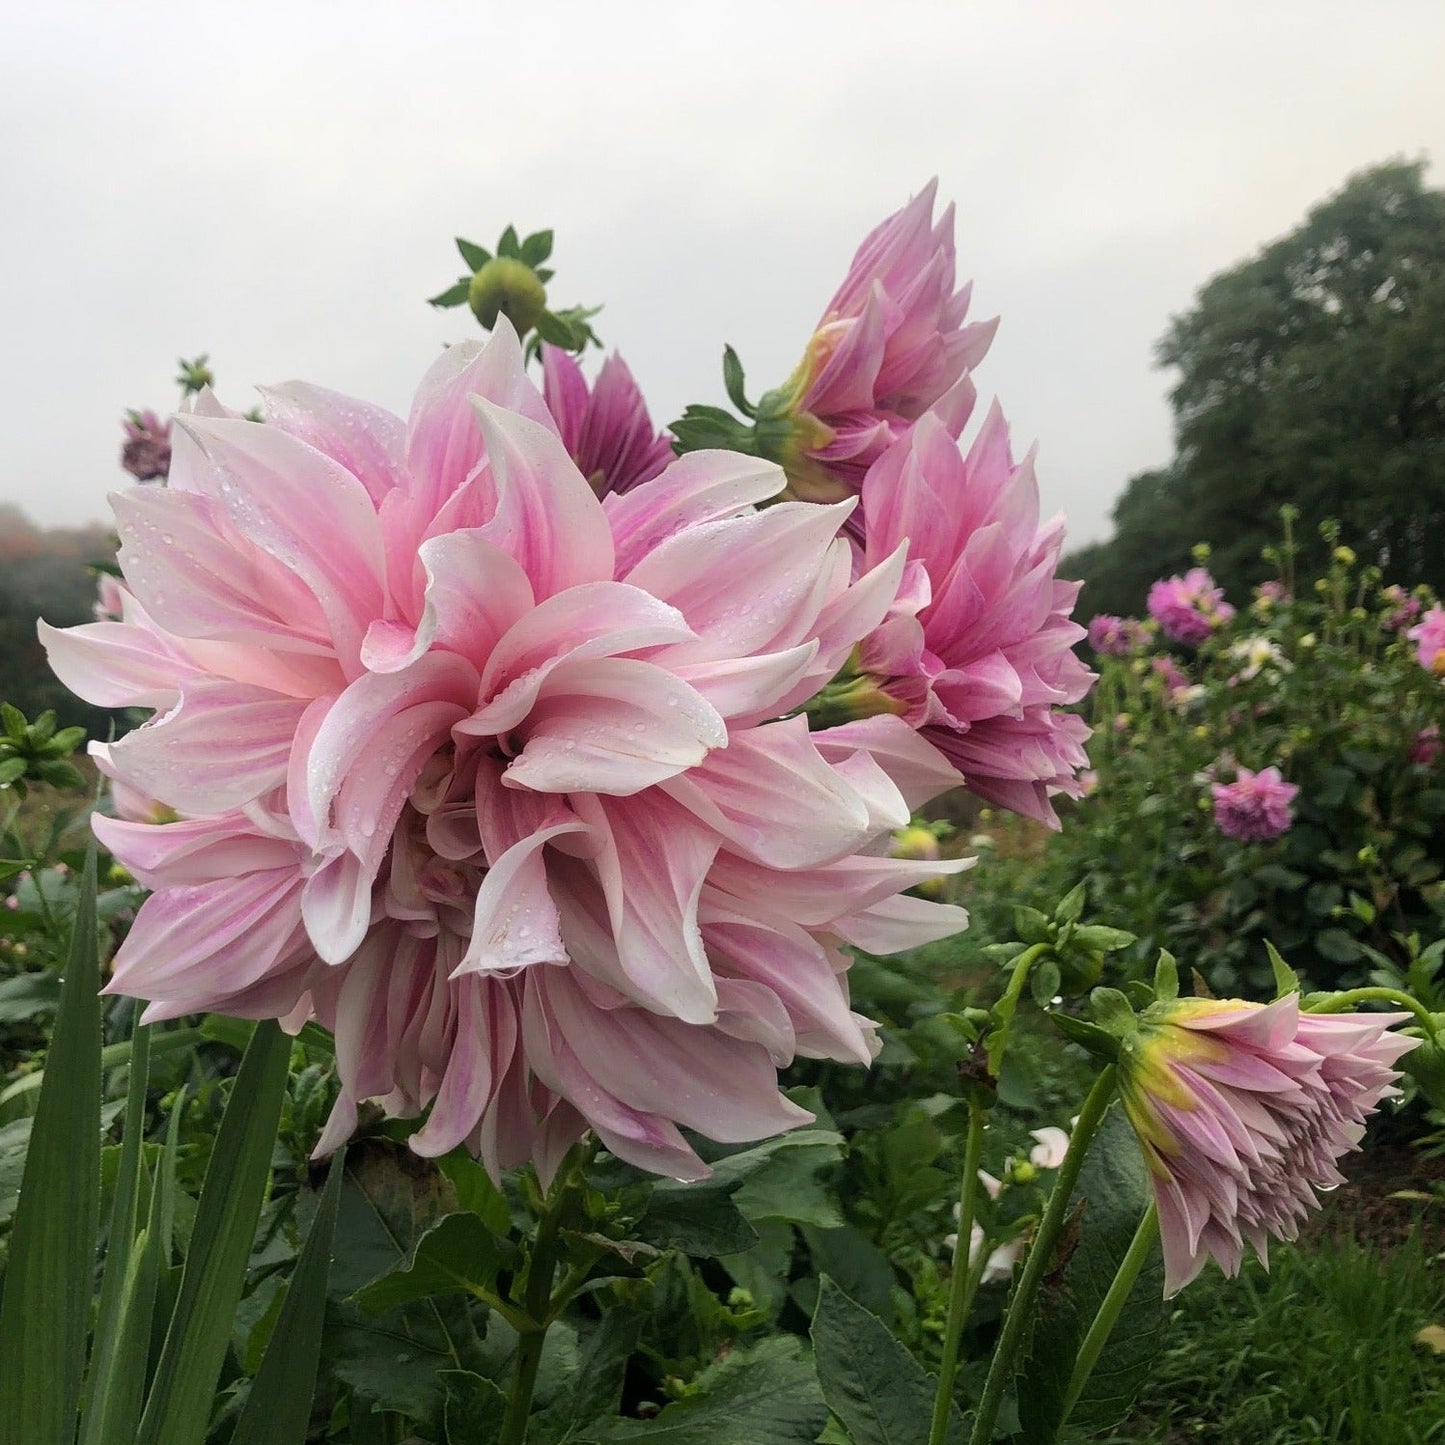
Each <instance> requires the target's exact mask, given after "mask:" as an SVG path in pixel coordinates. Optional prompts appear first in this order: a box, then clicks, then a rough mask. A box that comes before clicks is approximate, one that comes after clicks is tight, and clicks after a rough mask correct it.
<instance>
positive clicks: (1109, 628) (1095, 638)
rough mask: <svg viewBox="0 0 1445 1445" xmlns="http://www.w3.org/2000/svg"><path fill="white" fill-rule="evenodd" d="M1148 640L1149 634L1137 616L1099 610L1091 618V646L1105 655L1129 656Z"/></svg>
mask: <svg viewBox="0 0 1445 1445" xmlns="http://www.w3.org/2000/svg"><path fill="white" fill-rule="evenodd" d="M1148 640H1149V634H1148V632H1147V631H1146V630H1145V627H1144V624H1143V623H1142V622H1140V621H1139V619H1138V618H1137V617H1115V616H1113V615H1112V614H1111V613H1108V612H1099V613H1096V614H1095V615H1094V616H1093V617H1091V618H1090V619H1089V646H1090V647H1092V648H1093V649H1094V651H1095V652H1097V653H1100V654H1102V655H1103V656H1106V657H1127V656H1128V655H1129V654H1130V653H1131V652H1138V650H1139V649H1140V648H1141V647H1143V646H1144V644H1145V643H1146V642H1147V641H1148Z"/></svg>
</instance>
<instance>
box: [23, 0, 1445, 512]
mask: <svg viewBox="0 0 1445 1445" xmlns="http://www.w3.org/2000/svg"><path fill="white" fill-rule="evenodd" d="M0 33H3V35H4V40H3V43H0V318H3V331H0V394H3V397H4V406H3V412H0V429H3V435H0V501H16V502H19V503H20V504H21V505H22V506H23V507H24V508H25V509H26V510H27V511H28V512H29V514H30V515H31V516H32V517H33V518H35V519H36V520H37V521H40V522H43V523H46V524H61V523H73V522H80V521H84V520H88V519H91V518H99V517H101V516H103V515H104V514H105V510H106V509H105V494H106V492H107V490H109V489H110V488H112V487H113V486H115V485H116V484H117V483H118V482H119V481H122V480H124V478H123V477H122V476H121V474H120V473H119V472H118V470H117V466H116V460H115V456H116V448H117V444H118V438H119V425H118V418H119V416H120V414H121V412H122V410H123V409H124V408H125V407H127V406H145V405H153V406H156V407H158V408H160V409H162V410H164V409H166V408H168V407H170V406H173V405H174V403H175V397H176V392H175V388H174V386H173V383H172V377H173V375H174V372H175V365H174V361H175V358H176V356H177V355H179V354H182V353H184V354H187V355H189V354H194V353H196V352H199V351H209V352H210V353H211V356H212V358H213V363H214V365H215V366H216V368H217V371H218V374H219V378H220V390H221V393H222V395H223V397H224V398H225V399H227V400H229V401H231V402H233V403H237V404H240V405H243V406H244V405H249V404H250V400H249V397H250V393H249V387H250V385H251V383H253V382H267V381H276V380H282V379H285V378H289V377H293V376H299V377H304V378H306V379H308V380H313V381H317V382H321V383H323V384H326V385H329V386H331V387H334V388H336V389H339V390H343V391H352V392H355V393H356V394H359V395H363V396H366V397H369V398H371V399H373V400H378V401H381V402H384V403H386V404H387V405H390V406H391V407H393V408H394V409H396V410H399V411H402V412H404V411H405V409H406V405H407V401H408V398H409V395H410V389H411V387H412V385H413V383H414V381H415V379H416V378H417V376H418V375H419V374H420V373H421V371H422V370H423V369H424V367H425V366H426V365H427V363H428V362H429V361H430V360H431V358H432V357H433V356H434V355H435V354H436V352H437V350H438V348H439V346H440V345H441V344H442V343H443V342H444V341H446V340H449V339H454V338H456V337H457V336H459V335H464V334H467V328H468V327H469V326H470V324H471V323H470V318H469V317H468V316H467V314H466V313H465V312H455V311H454V312H441V313H436V312H432V311H430V310H429V309H428V308H427V307H425V306H424V305H422V304H421V303H422V298H423V297H425V296H427V295H430V294H432V293H433V292H434V291H436V290H439V289H441V288H442V287H443V286H444V285H446V284H448V283H449V282H450V281H452V280H453V279H455V277H456V275H457V274H458V273H459V270H460V267H459V264H458V262H457V259H456V256H455V253H454V251H453V250H452V246H451V237H452V236H453V235H455V234H457V233H461V234H463V235H467V236H470V237H472V238H473V239H476V240H478V241H481V242H483V243H485V244H491V243H492V242H493V241H494V240H495V238H496V236H497V234H498V233H499V232H500V230H501V229H502V227H503V226H504V225H505V224H506V223H507V222H508V221H515V222H516V223H517V224H518V226H519V227H520V228H523V229H524V230H525V229H535V228H538V227H541V226H544V225H551V226H554V227H556V229H557V232H558V238H559V239H558V246H557V251H556V256H555V263H556V266H557V271H558V275H557V280H556V282H555V283H554V289H553V295H554V299H555V300H556V301H557V302H559V303H560V304H566V303H569V302H572V301H578V300H585V301H589V302H591V301H605V302H606V305H607V309H606V311H605V313H604V314H603V316H602V318H601V320H600V323H599V325H600V329H601V330H602V334H603V336H604V338H605V340H606V341H607V343H608V344H609V345H610V346H616V347H619V348H620V349H621V350H622V351H623V353H624V354H625V355H626V356H627V358H628V360H629V362H630V363H631V365H632V366H633V369H634V370H635V371H636V372H637V374H638V376H639V379H640V380H641V381H642V383H643V386H644V388H645V389H646V390H647V392H648V394H649V396H650V398H651V401H652V404H653V409H654V415H655V416H656V417H657V418H658V419H659V420H666V419H668V418H670V417H672V416H674V415H675V414H676V413H677V412H678V411H679V410H680V409H681V407H682V406H683V405H684V403H686V402H687V401H690V400H707V401H720V400H722V395H721V383H720V380H719V377H718V356H719V353H720V351H721V346H722V343H723V342H724V341H725V340H728V341H732V342H733V343H734V344H735V345H736V346H737V347H738V349H739V350H740V352H741V353H742V355H743V358H744V360H745V362H746V363H747V366H748V373H749V379H750V384H751V386H752V387H753V389H755V390H761V389H763V388H764V387H765V386H767V385H770V384H774V383H776V382H777V381H778V380H780V379H781V378H782V377H783V376H785V375H786V373H787V372H788V371H789V370H790V369H791V367H792V365H793V363H794V361H795V359H796V357H797V354H798V352H799V350H800V348H801V346H802V344H803V341H804V340H805V339H806V336H807V334H808V332H809V330H810V329H811V327H812V324H813V322H814V321H815V319H816V316H817V313H818V311H819V309H820V307H821V306H822V304H823V302H824V301H825V300H826V299H827V297H828V295H829V293H830V292H831V290H832V288H833V286H834V285H835V283H836V281H837V279H838V277H839V276H840V275H841V274H842V272H843V269H844V268H845V266H846V264H847V261H848V258H849V256H850V255H851V254H852V250H853V247H854V245H855V244H856V242H857V240H858V239H859V237H860V236H861V235H862V234H863V232H864V231H865V230H866V229H867V228H868V227H869V226H870V225H871V224H872V223H873V222H874V221H875V220H876V219H878V218H879V217H881V216H882V215H884V214H886V213H887V212H888V211H890V210H892V209H893V208H894V207H896V206H897V205H898V204H900V203H901V202H902V201H903V200H904V199H905V198H906V197H907V195H908V194H909V193H910V192H911V191H913V190H915V189H917V187H918V186H919V185H920V184H922V182H923V181H925V180H926V179H927V178H928V177H929V176H930V175H933V174H937V175H938V176H939V177H940V179H941V189H942V192H943V194H944V195H945V196H947V197H951V198H953V199H955V200H956V201H957V203H958V210H959V216H958V243H959V253H960V263H961V266H962V268H963V274H965V275H970V274H971V275H972V276H974V278H975V280H976V290H975V297H976V300H977V305H978V311H977V314H979V315H989V314H993V313H1001V314H1002V316H1003V327H1002V330H1001V332H1000V334H999V338H998V340H997V342H996V343H995V346H994V349H993V352H992V353H991V355H990V358H989V360H988V361H987V362H986V363H985V367H984V369H983V370H982V372H981V373H980V376H979V381H980V383H981V386H982V388H983V389H984V390H985V391H986V392H988V391H993V392H997V393H998V394H999V395H1000V396H1001V397H1002V399H1003V401H1004V404H1005V407H1006V409H1007V411H1008V413H1009V415H1010V417H1011V418H1012V420H1013V423H1014V430H1015V436H1016V437H1017V438H1018V439H1019V440H1020V441H1024V442H1026V441H1029V440H1033V439H1037V440H1038V442H1039V444H1040V450H1041V456H1040V473H1041V477H1042V481H1043V486H1044V489H1045V501H1046V504H1048V505H1051V506H1053V507H1058V508H1063V509H1064V510H1066V511H1067V512H1068V513H1069V515H1070V518H1071V523H1072V532H1073V535H1074V537H1075V538H1076V539H1079V540H1086V539H1088V538H1091V537H1096V536H1100V535H1103V534H1105V533H1106V532H1107V530H1108V512H1109V508H1110V506H1111V504H1112V501H1113V499H1114V497H1115V496H1116V495H1117V492H1118V490H1119V489H1120V487H1121V486H1122V484H1123V483H1124V481H1125V480H1126V479H1127V477H1128V476H1129V475H1130V474H1131V473H1132V472H1134V471H1137V470H1140V469H1142V468H1144V467H1147V466H1151V465H1155V464H1158V463H1161V462H1163V461H1164V460H1166V459H1167V457H1168V455H1169V450H1170V439H1169V417H1168V411H1167V407H1166V404H1165V399H1164V398H1165V392H1166V390H1167V386H1168V377H1167V376H1166V375H1165V374H1163V373H1160V372H1158V371H1155V370H1153V369H1152V367H1151V364H1150V356H1151V348H1152V344H1153V342H1154V340H1155V339H1156V338H1157V337H1158V335H1159V334H1160V332H1161V331H1162V330H1163V328H1164V326H1165V325H1166V323H1167V320H1168V317H1169V316H1170V314H1171V313H1172V312H1176V311H1178V310H1180V309H1182V308H1183V307H1185V306H1187V305H1188V303H1189V301H1190V298H1191V296H1192V294H1193V293H1194V291H1195V289H1196V288H1197V287H1198V286H1199V284H1200V283H1201V282H1202V281H1203V280H1204V279H1205V278H1206V277H1207V276H1208V275H1209V274H1211V273H1212V272H1214V271H1217V270H1219V269H1221V268H1222V267H1224V266H1227V265H1229V264H1230V263H1231V262H1233V261H1234V260H1236V259H1238V258H1240V257H1241V256H1243V255H1245V254H1247V253H1248V252H1250V251H1251V250H1253V249H1254V248H1255V247H1256V246H1257V245H1258V244H1260V243H1261V242H1262V241H1264V240H1266V239H1267V238H1269V237H1271V236H1273V235H1276V234H1278V233H1280V232H1281V231H1284V230H1287V229H1288V228H1289V227H1290V226H1292V225H1293V224H1294V223H1295V221H1297V220H1298V219H1299V218H1300V217H1301V216H1302V215H1303V213H1304V211H1305V209H1306V207H1307V206H1309V205H1310V204H1311V203H1312V202H1313V201H1315V200H1316V199H1318V198H1320V197H1321V196H1323V195H1324V194H1325V193H1327V192H1328V191H1330V190H1332V189H1334V188H1335V187H1336V186H1338V185H1339V184H1340V183H1341V182H1342V181H1343V180H1344V178H1345V177H1346V175H1347V174H1348V173H1349V172H1351V171H1352V170H1355V169H1358V168H1360V167H1362V166H1366V165H1369V164H1371V163H1374V162H1377V161H1380V160H1384V159H1386V158H1388V157H1390V156H1392V155H1399V154H1404V155H1410V156H1415V155H1419V154H1422V153H1430V152H1432V151H1433V152H1434V153H1435V154H1437V155H1439V154H1441V153H1442V152H1445V87H1442V86H1441V84H1440V63H1441V57H1442V55H1445V4H1441V3H1440V0H1380V3H1376V4H1372V5H1361V4H1359V3H1358V0H1352V3H1336V0H1250V3H1245V0H1208V3H1205V0H1137V3H1122V0H1119V3H1106V0H1100V3H1085V0H994V3H992V4H991V5H984V4H981V3H974V0H967V3H965V0H952V3H944V0H935V3H929V0H891V3H889V4H887V5H886V6H885V5H883V4H881V3H856V0H771V3H753V0H733V3H731V4H727V5H710V6H707V7H703V6H699V5H689V4H687V3H685V0H671V3H642V0H637V3H631V0H605V3H604V0H591V3H563V0H556V3H549V0H522V3H518V0H512V3H509V4H506V5H501V4H496V3H493V0H467V3H451V0H409V3H401V0H393V3H389V4H380V3H371V0H344V3H343V0H291V3H289V4H288V3H277V0H249V3H246V4H244V5H243V4H233V3H225V0H221V3H215V0H210V3H194V0H193V3H192V4H189V5H181V4H174V3H147V0H127V3H125V4H123V5H117V4H112V3H100V0H95V3H87V4H81V3H67V0H48V3H47V4H45V5H35V4H24V3H22V0H0ZM1434 179H1435V180H1436V181H1437V183H1438V182H1440V181H1441V180H1442V179H1445V177H1442V176H1441V175H1440V174H1439V173H1438V171H1437V173H1436V174H1435V176H1434Z"/></svg>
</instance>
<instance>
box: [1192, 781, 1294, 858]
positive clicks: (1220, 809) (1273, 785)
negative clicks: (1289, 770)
mask: <svg viewBox="0 0 1445 1445" xmlns="http://www.w3.org/2000/svg"><path fill="white" fill-rule="evenodd" d="M1210 792H1211V795H1212V796H1213V799H1214V821H1215V824H1216V825H1217V827H1218V828H1219V831H1220V832H1221V833H1223V834H1224V836H1225V837H1226V838H1236V839H1238V840H1239V841H1240V842H1241V843H1267V842H1268V841H1269V840H1270V839H1271V838H1278V837H1279V836H1280V835H1281V834H1283V833H1287V832H1289V830H1290V825H1291V824H1292V823H1293V822H1294V814H1293V812H1292V811H1291V808H1290V805H1291V804H1292V803H1293V802H1294V800H1295V798H1296V797H1298V795H1299V788H1298V786H1297V785H1296V784H1294V783H1287V782H1285V780H1284V777H1283V776H1282V775H1281V773H1280V770H1279V769H1278V768H1272V767H1271V768H1261V769H1260V771H1259V772H1257V773H1252V772H1250V770H1249V769H1248V768H1240V769H1239V770H1238V772H1237V773H1236V774H1235V778H1234V781H1233V782H1232V783H1213V784H1211V785H1210Z"/></svg>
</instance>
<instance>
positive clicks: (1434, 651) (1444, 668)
mask: <svg viewBox="0 0 1445 1445" xmlns="http://www.w3.org/2000/svg"><path fill="white" fill-rule="evenodd" d="M1405 636H1406V637H1407V638H1409V639H1410V641H1411V642H1413V643H1414V644H1415V658H1416V661H1418V662H1419V664H1420V666H1421V667H1423V668H1424V669H1425V671H1426V672H1431V673H1434V675H1435V676H1436V677H1445V608H1442V607H1441V606H1440V604H1439V603H1438V602H1437V603H1436V604H1435V605H1434V606H1433V607H1432V608H1431V609H1430V610H1429V611H1428V612H1427V613H1426V614H1425V616H1424V617H1423V618H1421V620H1420V621H1419V622H1418V623H1417V624H1416V625H1415V626H1414V627H1412V628H1411V629H1410V630H1409V631H1408V632H1407V633H1406V634H1405Z"/></svg>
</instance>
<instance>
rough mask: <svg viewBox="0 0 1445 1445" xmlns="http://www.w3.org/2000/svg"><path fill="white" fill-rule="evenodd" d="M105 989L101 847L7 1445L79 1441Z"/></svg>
mask: <svg viewBox="0 0 1445 1445" xmlns="http://www.w3.org/2000/svg"><path fill="white" fill-rule="evenodd" d="M11 711H14V710H13V709H11ZM99 989H100V957H99V953H98V950H97V946H96V924H95V844H94V843H92V844H91V845H90V847H89V849H88V850H87V852H86V855H85V871H84V873H83V875H82V878H81V885H80V901H79V905H78V907H77V909H76V914H75V926H74V928H73V929H72V931H71V938H70V954H69V958H68V960H67V962H66V966H65V982H64V985H63V986H62V989H61V995H60V1006H59V1008H58V1010H57V1012H56V1019H55V1034H54V1037H53V1039H52V1041H51V1045H50V1057H49V1067H48V1068H47V1069H46V1075H47V1081H46V1084H45V1087H44V1088H43V1089H42V1090H41V1092H40V1100H39V1103H38V1105H37V1106H36V1110H35V1121H34V1124H33V1126H32V1128H31V1133H30V1149H29V1153H28V1154H27V1156H26V1160H25V1174H24V1178H23V1180H22V1183H21V1186H20V1200H19V1203H18V1205H17V1206H16V1211H15V1222H14V1225H13V1227H12V1229H11V1232H10V1264H9V1269H8V1270H7V1272H6V1276H5V1295H4V1299H3V1301H0V1441H4V1442H5V1445H11V1442H15V1445H38V1442H40V1441H52V1440H53V1441H56V1442H65V1441H69V1440H70V1439H72V1438H73V1436H74V1434H75V1417H76V1409H77V1406H78V1405H79V1402H80V1388H81V1375H82V1372H83V1370H84V1368H85V1336H86V1330H87V1328H88V1326H89V1324H90V1301H91V1293H92V1290H93V1287H94V1271H95V1237H96V1230H97V1228H98V1226H99V1221H100V1135H99V1132H98V1131H97V1129H96V1127H95V1119H96V1111H97V1109H98V1108H99V1107H100V1052H101V1021H100V995H99Z"/></svg>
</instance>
